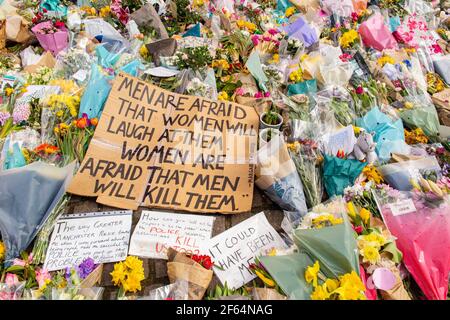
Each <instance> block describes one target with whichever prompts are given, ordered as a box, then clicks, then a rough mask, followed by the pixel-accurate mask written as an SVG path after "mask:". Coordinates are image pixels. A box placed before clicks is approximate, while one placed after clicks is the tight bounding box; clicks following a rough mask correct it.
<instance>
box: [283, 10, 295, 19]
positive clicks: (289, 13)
mask: <svg viewBox="0 0 450 320" xmlns="http://www.w3.org/2000/svg"><path fill="white" fill-rule="evenodd" d="M295 11H297V9H296V8H295V7H289V8H287V9H286V12H285V13H284V15H285V16H286V17H288V18H289V17H290V16H292V15H293V14H294V13H295Z"/></svg>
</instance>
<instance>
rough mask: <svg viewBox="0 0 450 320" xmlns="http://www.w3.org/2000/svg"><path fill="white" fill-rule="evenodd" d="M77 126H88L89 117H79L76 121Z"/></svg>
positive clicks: (82, 127) (81, 127)
mask: <svg viewBox="0 0 450 320" xmlns="http://www.w3.org/2000/svg"><path fill="white" fill-rule="evenodd" d="M76 126H77V128H80V129H84V128H86V127H87V126H88V119H86V118H84V117H83V118H80V119H78V120H77V123H76Z"/></svg>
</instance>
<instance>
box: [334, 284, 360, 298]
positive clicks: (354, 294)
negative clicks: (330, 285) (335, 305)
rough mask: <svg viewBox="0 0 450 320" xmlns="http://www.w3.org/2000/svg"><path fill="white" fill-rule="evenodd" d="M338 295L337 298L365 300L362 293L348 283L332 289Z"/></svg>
mask: <svg viewBox="0 0 450 320" xmlns="http://www.w3.org/2000/svg"><path fill="white" fill-rule="evenodd" d="M334 293H337V294H338V295H339V300H365V298H366V297H365V296H364V294H363V293H362V292H361V291H359V290H358V289H357V288H356V287H354V286H352V285H350V284H344V285H342V286H340V287H339V288H337V289H336V290H334Z"/></svg>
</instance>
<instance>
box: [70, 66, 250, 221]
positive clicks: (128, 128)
mask: <svg viewBox="0 0 450 320" xmlns="http://www.w3.org/2000/svg"><path fill="white" fill-rule="evenodd" d="M258 123H259V120H258V115H257V114H256V112H255V110H254V109H253V108H251V107H248V106H242V105H239V104H236V103H232V102H227V101H211V100H208V99H204V98H202V97H196V96H186V95H180V94H176V93H172V92H169V91H166V90H163V89H161V88H159V87H156V86H153V85H150V84H148V83H146V82H144V81H141V80H139V79H138V78H135V77H131V76H129V75H125V74H123V73H121V74H119V75H118V76H117V77H116V80H115V81H114V85H113V88H112V90H111V93H110V95H109V98H108V100H107V102H106V105H105V108H104V110H103V113H102V116H101V118H100V121H99V123H98V125H97V128H96V130H95V134H94V137H93V138H92V140H91V143H90V145H89V148H88V150H87V153H86V156H85V158H84V160H83V162H82V164H81V166H80V169H79V171H78V173H77V174H76V175H75V177H74V179H73V180H72V184H71V185H70V186H69V189H68V191H69V192H71V193H74V194H77V195H82V196H97V202H99V203H103V204H106V205H109V206H114V207H118V208H122V209H133V210H135V209H137V207H138V206H140V205H141V204H142V205H144V206H149V207H162V208H172V209H179V210H188V211H195V212H223V213H236V212H244V211H249V210H250V209H251V205H252V198H253V175H254V174H253V171H254V153H255V151H256V145H257V137H258Z"/></svg>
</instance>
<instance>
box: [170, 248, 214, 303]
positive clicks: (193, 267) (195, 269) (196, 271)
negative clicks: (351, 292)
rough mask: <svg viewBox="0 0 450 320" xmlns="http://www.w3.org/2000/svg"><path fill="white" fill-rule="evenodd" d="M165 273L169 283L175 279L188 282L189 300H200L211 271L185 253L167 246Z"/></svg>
mask: <svg viewBox="0 0 450 320" xmlns="http://www.w3.org/2000/svg"><path fill="white" fill-rule="evenodd" d="M167 256H168V261H169V262H167V275H168V277H169V281H170V283H174V282H176V281H177V280H184V281H187V282H188V297H189V300H201V299H202V298H203V296H204V295H205V292H206V289H207V288H208V286H209V284H210V282H211V280H212V276H213V271H212V270H207V269H205V268H203V267H202V266H201V265H200V264H198V263H197V262H195V261H194V260H192V259H190V258H188V257H187V256H186V255H185V254H183V253H180V252H177V251H176V250H174V249H172V248H169V249H168V251H167Z"/></svg>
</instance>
